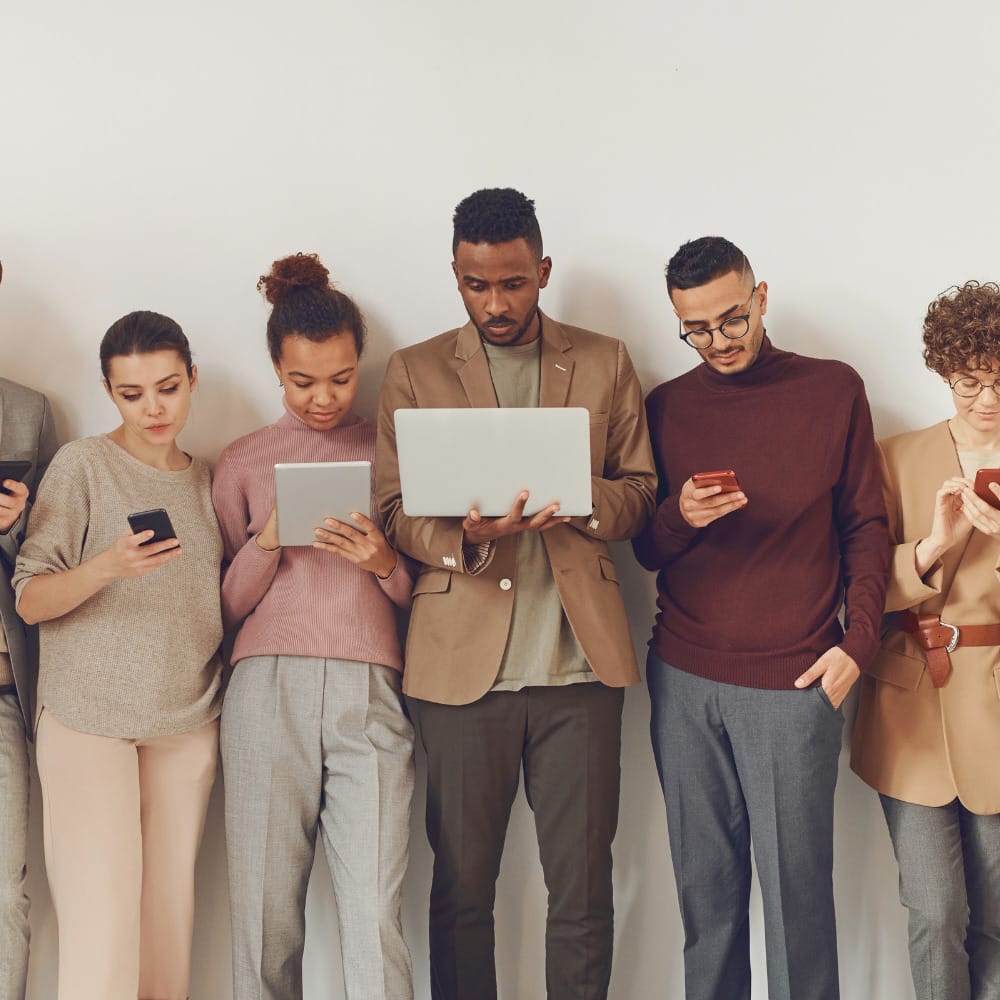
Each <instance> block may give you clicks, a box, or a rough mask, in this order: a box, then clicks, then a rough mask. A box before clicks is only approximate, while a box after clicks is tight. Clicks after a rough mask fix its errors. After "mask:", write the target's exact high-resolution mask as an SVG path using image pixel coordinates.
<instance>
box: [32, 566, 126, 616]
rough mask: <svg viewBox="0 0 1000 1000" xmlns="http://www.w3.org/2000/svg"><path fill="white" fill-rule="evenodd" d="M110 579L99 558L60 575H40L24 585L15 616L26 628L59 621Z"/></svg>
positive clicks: (111, 575) (111, 578)
mask: <svg viewBox="0 0 1000 1000" xmlns="http://www.w3.org/2000/svg"><path fill="white" fill-rule="evenodd" d="M102 555H103V553H102ZM113 579H114V576H113V574H111V573H109V572H108V570H107V569H106V568H105V566H104V560H103V559H102V558H101V556H100V555H98V556H94V558H93V559H88V560H87V561H86V562H84V563H81V564H80V565H79V566H74V567H73V569H68V570H64V571H63V572H62V573H40V574H39V575H38V576H35V577H32V578H31V579H30V580H29V581H28V582H27V583H26V584H25V585H24V589H23V590H22V591H21V597H20V600H19V601H18V602H17V613H18V614H19V615H20V616H21V618H23V619H24V621H25V622H26V623H27V624H28V625H37V624H38V623H39V622H47V621H52V619H54V618H61V617H62V616H63V615H65V614H69V612H70V611H74V610H75V609H76V608H78V607H79V606H80V605H81V604H83V602H84V601H86V600H89V599H90V598H91V597H93V596H94V594H96V593H97V592H98V591H99V590H101V589H103V588H104V587H106V586H107V585H108V584H109V583H110V582H111V581H112V580H113Z"/></svg>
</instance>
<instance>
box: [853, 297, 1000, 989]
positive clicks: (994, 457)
mask: <svg viewBox="0 0 1000 1000" xmlns="http://www.w3.org/2000/svg"><path fill="white" fill-rule="evenodd" d="M923 340H924V359H925V361H926V363H927V366H928V368H930V369H931V370H932V371H934V372H936V373H937V374H939V375H940V376H941V377H942V378H943V379H944V381H945V382H946V383H947V384H948V385H949V386H950V388H951V392H952V399H953V402H954V404H955V415H954V416H953V417H952V418H951V419H950V420H947V421H944V422H943V423H939V424H935V425H934V426H932V427H928V428H926V429H924V430H920V431H912V432H910V433H908V434H901V435H899V436H898V437H894V438H890V439H888V440H887V441H883V442H881V445H880V448H881V452H882V459H883V476H884V484H885V497H886V506H887V508H888V513H889V538H890V544H891V545H892V546H893V567H892V577H891V580H890V583H889V590H888V594H887V597H886V618H885V622H884V629H883V641H882V649H881V652H880V653H879V655H878V657H877V658H876V660H875V662H874V663H873V664H872V666H871V667H870V669H869V671H868V673H867V674H866V675H865V676H864V677H863V679H862V684H861V695H860V703H859V707H858V715H857V720H856V722H855V727H854V737H853V745H852V754H851V766H852V767H853V768H854V770H855V771H856V772H857V773H858V774H859V775H860V776H861V778H863V779H864V781H866V782H867V783H868V784H869V785H871V786H872V787H873V788H874V789H876V791H878V792H879V793H880V799H881V802H882V808H883V810H884V812H885V816H886V820H887V822H888V825H889V833H890V836H891V837H892V843H893V849H894V850H895V853H896V860H897V861H898V863H899V889H900V899H901V901H902V903H903V905H904V906H905V907H906V908H907V909H908V910H909V936H910V965H911V969H912V972H913V980H914V985H915V987H916V994H917V997H918V1000H931V998H934V1000H996V998H998V997H1000V510H997V509H994V506H1000V487H998V486H996V485H994V486H992V487H989V489H990V492H991V503H992V504H993V505H991V503H987V502H986V501H985V500H983V499H981V497H980V496H977V495H976V493H975V492H974V489H973V487H974V480H975V477H976V472H977V470H979V469H982V468H997V467H1000V287H998V286H997V285H996V284H993V283H989V284H984V285H980V284H978V283H977V282H969V283H968V284H966V285H963V286H962V287H961V288H953V289H950V290H949V291H948V292H945V293H944V294H943V295H942V296H940V297H939V298H938V299H936V300H935V301H934V302H932V303H931V305H930V308H929V309H928V312H927V317H926V319H925V321H924V331H923Z"/></svg>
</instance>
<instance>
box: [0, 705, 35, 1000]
mask: <svg viewBox="0 0 1000 1000" xmlns="http://www.w3.org/2000/svg"><path fill="white" fill-rule="evenodd" d="M28 788H29V782H28V746H27V743H26V741H25V737H24V720H23V719H22V717H21V706H20V704H19V702H18V700H17V695H13V694H9V695H2V696H0V1000H23V997H24V991H25V987H26V983H27V979H28V897H27V896H26V895H25V894H24V877H25V858H26V857H27V840H28Z"/></svg>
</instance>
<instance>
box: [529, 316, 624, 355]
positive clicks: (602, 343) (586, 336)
mask: <svg viewBox="0 0 1000 1000" xmlns="http://www.w3.org/2000/svg"><path fill="white" fill-rule="evenodd" d="M546 318H547V317H546ZM548 322H550V323H551V324H552V325H553V326H554V327H555V328H556V329H557V330H560V331H562V333H563V334H564V335H565V336H566V338H567V339H568V340H569V341H570V343H572V345H573V347H574V349H577V348H580V349H583V350H592V351H600V352H603V353H607V354H616V353H617V352H618V351H619V350H620V349H623V348H624V346H625V345H624V343H623V342H622V341H621V340H620V339H619V338H618V337H611V336H609V335H608V334H606V333H597V332H596V331H595V330H588V329H586V328H585V327H582V326H571V325H570V324H568V323H558V322H556V321H555V320H548Z"/></svg>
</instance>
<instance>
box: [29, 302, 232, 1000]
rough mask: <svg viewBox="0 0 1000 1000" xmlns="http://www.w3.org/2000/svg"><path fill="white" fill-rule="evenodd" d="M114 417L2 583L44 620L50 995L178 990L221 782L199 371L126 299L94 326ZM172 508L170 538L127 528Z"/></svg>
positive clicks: (45, 498)
mask: <svg viewBox="0 0 1000 1000" xmlns="http://www.w3.org/2000/svg"><path fill="white" fill-rule="evenodd" d="M100 353H101V370H102V372H103V375H104V389H105V391H106V392H107V394H108V396H109V397H110V399H111V401H112V403H114V405H115V406H116V407H117V410H118V414H119V416H120V417H121V424H120V425H119V426H118V427H116V428H115V429H114V430H113V431H111V432H110V433H108V434H101V435H98V436H96V437H88V438H83V439H81V440H79V441H74V442H72V443H71V444H67V445H65V446H64V447H62V448H61V449H60V450H59V451H58V453H57V454H56V456H55V458H54V459H53V460H52V463H51V464H50V465H49V468H48V471H47V472H46V474H45V478H44V479H43V480H42V483H41V485H40V486H39V488H38V496H37V499H36V502H35V506H34V507H33V509H32V511H31V517H30V519H29V521H28V534H27V537H26V538H25V540H24V543H23V544H22V545H21V550H20V553H19V555H18V559H17V566H16V569H15V572H14V577H13V584H14V587H15V590H16V593H17V601H18V604H17V610H18V612H19V613H20V615H21V617H22V618H24V620H25V621H26V622H28V623H31V624H33V623H36V622H38V623H40V629H39V636H40V642H41V656H40V671H39V679H38V709H37V713H38V714H37V736H36V747H37V750H36V756H37V761H38V774H39V777H40V778H41V784H42V806H43V816H44V841H45V865H46V868H47V870H48V879H49V888H50V890H51V893H52V902H53V907H54V909H55V914H56V919H57V921H58V924H59V998H60V1000H136V997H139V998H140V1000H183V998H184V997H186V996H187V995H188V981H189V978H190V966H191V934H192V927H193V924H194V867H195V858H196V856H197V853H198V846H199V844H200V842H201V835H202V831H203V829H204V824H205V813H206V811H207V809H208V798H209V794H210V792H211V790H212V785H213V784H214V782H215V772H216V761H217V756H218V744H219V722H218V716H219V701H220V699H219V674H220V671H221V663H220V659H219V655H218V649H219V644H220V643H221V641H222V616H221V613H220V608H219V571H220V565H221V561H222V540H221V539H220V537H219V528H218V524H217V523H216V519H215V512H214V511H213V509H212V498H211V486H210V482H209V466H208V463H207V462H206V461H204V460H203V459H198V458H191V456H190V455H187V454H185V453H184V452H183V451H181V449H180V447H179V446H178V444H177V435H178V434H179V433H180V432H181V430H182V428H183V427H184V424H185V421H186V420H187V416H188V410H189V408H190V405H191V392H192V390H193V389H194V388H195V385H196V384H197V378H198V372H197V369H196V368H195V366H194V365H193V364H192V361H191V348H190V347H189V346H188V341H187V337H185V336H184V333H183V332H182V330H181V328H180V327H179V326H178V325H177V324H176V323H175V322H174V321H173V320H172V319H169V318H168V317H166V316H161V315H160V314H159V313H154V312H134V313H129V315H127V316H124V317H122V318H121V319H120V320H118V322H116V323H114V324H113V325H112V326H111V328H110V329H109V330H108V332H107V333H106V334H105V336H104V339H103V340H102V341H101V352H100ZM160 507H162V508H164V509H165V510H166V511H167V515H168V517H169V519H170V523H171V526H172V528H173V530H174V532H176V537H175V538H165V539H158V540H156V541H154V540H153V538H154V532H153V530H138V531H137V533H135V534H133V533H132V531H131V530H130V529H129V520H128V518H129V515H130V514H136V513H139V512H144V511H145V512H149V511H150V510H151V509H152V508H160Z"/></svg>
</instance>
